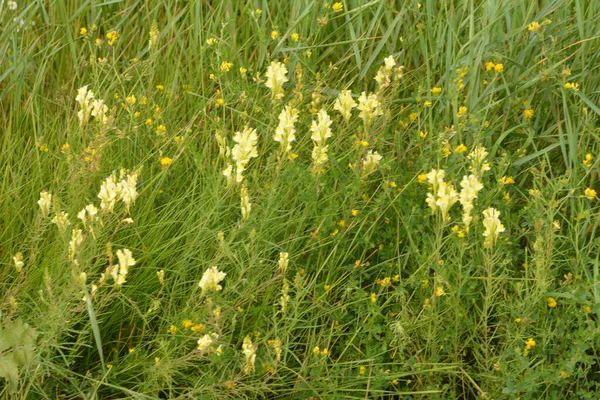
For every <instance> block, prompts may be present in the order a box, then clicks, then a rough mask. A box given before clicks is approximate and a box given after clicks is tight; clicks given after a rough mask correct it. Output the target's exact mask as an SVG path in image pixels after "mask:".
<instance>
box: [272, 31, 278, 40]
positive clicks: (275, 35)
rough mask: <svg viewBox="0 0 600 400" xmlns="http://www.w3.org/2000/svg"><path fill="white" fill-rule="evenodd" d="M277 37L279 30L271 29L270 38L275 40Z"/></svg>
mask: <svg viewBox="0 0 600 400" xmlns="http://www.w3.org/2000/svg"><path fill="white" fill-rule="evenodd" d="M278 37H279V32H277V31H276V30H273V31H271V39H273V40H275V39H277V38H278Z"/></svg>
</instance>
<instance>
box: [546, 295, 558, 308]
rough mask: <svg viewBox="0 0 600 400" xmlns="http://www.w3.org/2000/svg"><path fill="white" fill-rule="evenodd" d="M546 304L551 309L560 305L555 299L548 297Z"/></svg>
mask: <svg viewBox="0 0 600 400" xmlns="http://www.w3.org/2000/svg"><path fill="white" fill-rule="evenodd" d="M546 303H547V304H548V307H550V308H554V307H556V305H557V304H558V303H557V301H556V299H555V298H554V297H548V298H547V299H546Z"/></svg>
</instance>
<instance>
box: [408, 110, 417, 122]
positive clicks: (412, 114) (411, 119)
mask: <svg viewBox="0 0 600 400" xmlns="http://www.w3.org/2000/svg"><path fill="white" fill-rule="evenodd" d="M417 118H419V113H416V112H414V113H410V115H409V116H408V119H410V122H415V121H416V120H417Z"/></svg>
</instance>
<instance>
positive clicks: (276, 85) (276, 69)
mask: <svg viewBox="0 0 600 400" xmlns="http://www.w3.org/2000/svg"><path fill="white" fill-rule="evenodd" d="M287 73H288V70H287V68H286V66H285V64H283V63H281V62H279V61H273V62H271V65H269V67H268V68H267V73H266V74H265V76H266V77H267V81H266V83H265V86H266V87H268V88H269V89H271V96H272V98H273V99H281V98H282V97H283V94H284V92H283V84H284V83H286V82H287V81H288V78H287Z"/></svg>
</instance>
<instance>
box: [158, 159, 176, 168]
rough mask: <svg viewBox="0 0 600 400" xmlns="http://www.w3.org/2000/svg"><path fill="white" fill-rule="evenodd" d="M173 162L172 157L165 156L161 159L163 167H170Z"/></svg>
mask: <svg viewBox="0 0 600 400" xmlns="http://www.w3.org/2000/svg"><path fill="white" fill-rule="evenodd" d="M171 164H173V159H172V158H170V157H163V158H161V159H160V165H161V166H162V167H163V168H166V167H168V166H169V165H171Z"/></svg>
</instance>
